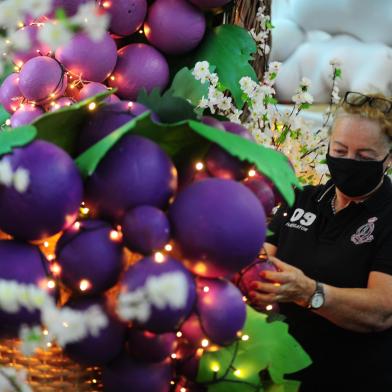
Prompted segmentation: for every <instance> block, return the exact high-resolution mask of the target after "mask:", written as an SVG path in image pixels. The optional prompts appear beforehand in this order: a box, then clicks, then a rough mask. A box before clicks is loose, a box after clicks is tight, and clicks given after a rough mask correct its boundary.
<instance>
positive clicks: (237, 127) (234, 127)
mask: <svg viewBox="0 0 392 392" xmlns="http://www.w3.org/2000/svg"><path fill="white" fill-rule="evenodd" d="M222 125H223V126H224V128H225V129H226V131H227V132H230V133H234V134H235V135H238V136H241V137H243V138H244V139H247V140H249V141H251V142H254V141H255V138H254V137H253V136H252V134H251V133H250V132H249V131H248V130H247V129H246V128H245V127H244V126H243V125H241V124H237V123H234V122H231V121H223V122H222Z"/></svg>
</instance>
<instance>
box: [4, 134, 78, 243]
mask: <svg viewBox="0 0 392 392" xmlns="http://www.w3.org/2000/svg"><path fill="white" fill-rule="evenodd" d="M3 159H8V160H9V162H10V164H11V167H12V169H13V171H14V172H15V170H17V169H18V168H23V169H26V170H27V171H28V172H29V184H28V187H27V190H26V192H22V193H21V192H18V191H17V190H16V189H15V188H14V187H5V186H0V229H1V230H3V231H4V232H6V233H8V234H10V235H12V236H14V237H16V238H19V239H22V240H28V241H29V240H30V241H33V240H41V239H44V238H47V237H50V236H52V235H54V234H56V233H58V232H59V231H61V230H64V229H66V228H67V227H69V226H70V225H71V224H72V223H73V222H74V221H75V219H76V218H77V216H78V212H79V206H80V203H81V202H82V194H83V184H82V179H81V177H80V174H79V172H78V169H77V167H76V165H75V163H74V162H73V160H72V159H71V157H70V156H69V155H67V154H66V153H65V152H64V151H63V150H62V149H60V148H59V147H57V146H55V145H54V144H51V143H48V142H45V141H41V140H37V141H34V142H32V143H31V144H29V145H27V146H25V147H22V148H17V149H15V150H14V151H13V153H12V155H6V156H5V157H4V158H3Z"/></svg>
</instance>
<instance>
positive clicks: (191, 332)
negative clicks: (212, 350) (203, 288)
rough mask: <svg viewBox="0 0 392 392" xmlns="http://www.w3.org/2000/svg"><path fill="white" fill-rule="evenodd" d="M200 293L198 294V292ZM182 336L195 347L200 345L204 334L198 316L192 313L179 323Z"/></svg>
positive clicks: (204, 336)
mask: <svg viewBox="0 0 392 392" xmlns="http://www.w3.org/2000/svg"><path fill="white" fill-rule="evenodd" d="M199 295H200V294H199ZM181 333H182V337H183V338H185V339H186V340H187V342H188V343H189V344H191V345H192V346H193V347H194V348H195V349H196V348H199V347H201V343H202V341H203V339H205V338H206V334H205V332H204V331H203V329H202V326H201V323H200V319H199V316H198V315H197V314H196V313H192V314H191V315H190V316H189V317H188V318H187V319H186V320H185V321H184V322H183V324H182V325H181Z"/></svg>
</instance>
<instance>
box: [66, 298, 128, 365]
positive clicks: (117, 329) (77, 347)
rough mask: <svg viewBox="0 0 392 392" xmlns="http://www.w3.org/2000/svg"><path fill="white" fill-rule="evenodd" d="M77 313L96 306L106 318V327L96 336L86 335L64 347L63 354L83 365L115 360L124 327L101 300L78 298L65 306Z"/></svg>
mask: <svg viewBox="0 0 392 392" xmlns="http://www.w3.org/2000/svg"><path fill="white" fill-rule="evenodd" d="M65 306H66V307H69V308H71V309H73V310H77V311H86V310H87V309H88V308H90V307H91V306H98V307H99V308H100V310H101V311H102V312H103V313H104V314H105V315H106V317H107V318H108V325H107V326H106V327H104V328H103V329H100V330H99V333H98V335H97V336H93V335H88V336H87V337H84V338H83V339H82V340H79V341H77V342H75V343H70V344H67V345H66V346H65V353H66V354H67V355H68V356H69V357H70V358H71V359H73V360H74V361H77V362H79V363H81V364H84V365H89V366H92V365H94V366H95V365H104V364H106V363H109V362H111V361H112V360H114V359H115V358H117V357H118V356H119V355H120V354H121V352H122V350H123V347H124V343H125V335H126V327H125V325H124V324H122V323H121V322H120V321H119V320H118V319H117V318H115V317H114V316H113V315H112V314H110V312H109V311H108V309H107V305H106V303H105V300H104V299H103V298H100V297H98V298H78V299H75V300H71V301H70V302H68V303H66V304H65Z"/></svg>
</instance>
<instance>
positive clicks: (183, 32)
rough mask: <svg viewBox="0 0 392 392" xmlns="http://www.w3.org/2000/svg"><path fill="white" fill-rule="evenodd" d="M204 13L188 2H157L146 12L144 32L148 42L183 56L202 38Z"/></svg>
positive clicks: (164, 0) (175, 0) (162, 49)
mask: <svg viewBox="0 0 392 392" xmlns="http://www.w3.org/2000/svg"><path fill="white" fill-rule="evenodd" d="M205 31H206V19H205V16H204V14H203V12H202V11H201V10H200V9H198V8H197V7H195V6H194V5H192V4H190V3H189V2H188V1H187V0H156V1H155V2H154V3H153V4H152V5H151V6H150V8H149V10H148V17H147V20H146V23H145V25H144V33H145V35H146V37H147V39H148V40H149V42H150V43H151V44H152V45H154V46H155V47H157V48H158V49H159V50H161V51H162V52H164V53H167V54H174V55H179V54H184V53H187V52H190V51H191V50H192V49H194V48H196V47H197V46H198V45H199V43H200V42H201V40H202V39H203V37H204V33H205Z"/></svg>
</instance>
